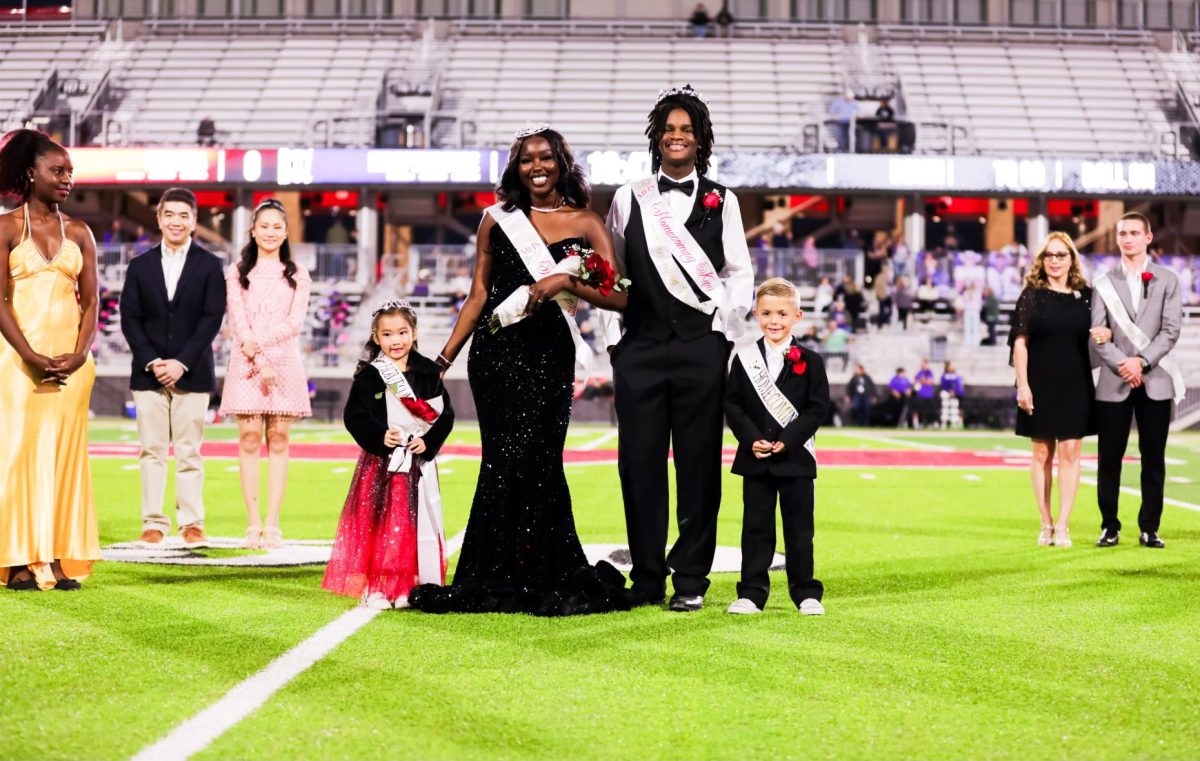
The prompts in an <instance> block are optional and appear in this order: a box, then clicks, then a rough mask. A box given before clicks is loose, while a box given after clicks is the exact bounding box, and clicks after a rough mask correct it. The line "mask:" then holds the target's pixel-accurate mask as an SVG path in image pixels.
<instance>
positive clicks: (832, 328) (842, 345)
mask: <svg viewBox="0 0 1200 761" xmlns="http://www.w3.org/2000/svg"><path fill="white" fill-rule="evenodd" d="M849 344H850V332H849V331H848V330H846V329H845V328H844V327H842V326H841V325H839V324H838V322H837V320H830V321H829V325H828V331H827V332H826V333H825V349H824V352H825V353H826V354H831V353H832V354H836V353H842V352H845V351H846V349H847V347H848V346H849Z"/></svg>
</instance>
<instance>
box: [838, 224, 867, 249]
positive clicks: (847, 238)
mask: <svg viewBox="0 0 1200 761" xmlns="http://www.w3.org/2000/svg"><path fill="white" fill-rule="evenodd" d="M842 248H844V249H847V250H849V251H862V250H863V239H862V236H861V235H859V234H858V230H856V229H854V228H850V229H849V230H847V231H846V234H845V235H843V236H842Z"/></svg>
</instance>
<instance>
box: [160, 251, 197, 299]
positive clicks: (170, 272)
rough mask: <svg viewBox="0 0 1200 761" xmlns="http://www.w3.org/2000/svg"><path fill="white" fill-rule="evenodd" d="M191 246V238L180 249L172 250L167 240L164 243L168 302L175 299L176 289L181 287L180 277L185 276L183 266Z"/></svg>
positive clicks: (164, 266) (164, 268) (164, 270)
mask: <svg viewBox="0 0 1200 761" xmlns="http://www.w3.org/2000/svg"><path fill="white" fill-rule="evenodd" d="M191 246H192V239H191V238H190V237H189V238H188V239H187V240H185V241H184V242H183V245H182V246H180V247H179V248H171V247H170V246H168V245H167V242H166V241H165V240H164V241H163V242H162V268H163V279H164V280H165V281H166V282H167V301H171V300H172V299H174V298H175V289H176V288H177V287H178V286H179V276H180V275H182V274H183V265H184V262H186V261H187V252H188V249H189V248H191Z"/></svg>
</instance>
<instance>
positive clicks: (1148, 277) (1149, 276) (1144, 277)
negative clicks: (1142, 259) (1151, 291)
mask: <svg viewBox="0 0 1200 761" xmlns="http://www.w3.org/2000/svg"><path fill="white" fill-rule="evenodd" d="M1153 279H1154V275H1152V274H1150V273H1149V272H1143V273H1142V282H1143V283H1149V282H1150V281H1151V280H1153Z"/></svg>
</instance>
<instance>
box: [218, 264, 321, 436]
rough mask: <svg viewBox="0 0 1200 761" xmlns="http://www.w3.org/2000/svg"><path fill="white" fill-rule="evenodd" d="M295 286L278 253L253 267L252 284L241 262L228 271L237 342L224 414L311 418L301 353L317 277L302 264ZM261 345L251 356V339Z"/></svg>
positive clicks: (231, 356) (227, 376)
mask: <svg viewBox="0 0 1200 761" xmlns="http://www.w3.org/2000/svg"><path fill="white" fill-rule="evenodd" d="M293 277H294V279H295V281H296V288H295V290H293V289H292V287H291V286H289V285H288V283H287V280H285V279H284V278H283V264H282V263H281V262H280V261H279V259H278V258H275V257H272V258H270V259H259V260H258V262H257V263H256V264H255V265H254V269H252V270H250V277H249V279H250V288H249V289H246V290H243V289H242V285H241V283H239V282H238V270H237V264H236V263H235V264H232V265H230V266H229V269H228V271H226V273H225V292H226V294H227V301H228V305H229V306H228V315H229V325H230V329H231V338H232V341H233V345H232V346H231V347H230V349H229V369H228V370H227V371H226V372H225V387H224V390H223V391H222V393H221V414H222V415H279V416H283V417H308V416H309V415H311V414H312V408H311V407H310V406H309V403H308V378H307V377H306V376H305V374H304V360H303V358H302V357H301V355H300V329H301V327H302V326H303V325H304V317H305V315H307V314H308V293H309V289H310V286H311V285H312V279H311V278H310V277H309V276H308V270H306V269H304V267H302V266H300V265H296V273H295V275H293ZM247 339H249V340H252V341H254V342H255V343H257V344H258V354H256V355H255V357H254V359H253V360H249V359H246V355H245V354H243V353H242V349H241V345H242V342H243V341H245V340H247ZM267 366H270V367H271V368H272V369H273V370H274V371H275V380H274V382H272V383H269V384H264V383H263V380H262V375H261V371H262V369H263V368H264V367H267Z"/></svg>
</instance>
